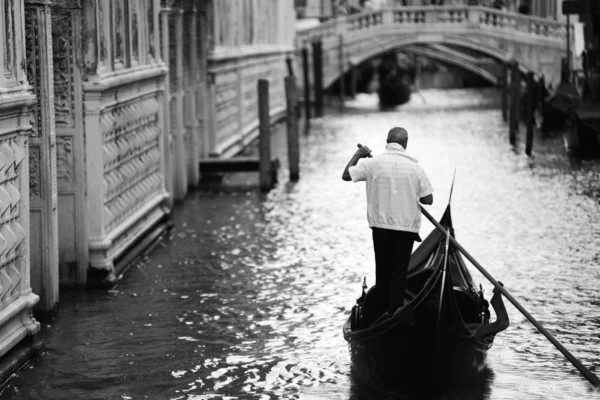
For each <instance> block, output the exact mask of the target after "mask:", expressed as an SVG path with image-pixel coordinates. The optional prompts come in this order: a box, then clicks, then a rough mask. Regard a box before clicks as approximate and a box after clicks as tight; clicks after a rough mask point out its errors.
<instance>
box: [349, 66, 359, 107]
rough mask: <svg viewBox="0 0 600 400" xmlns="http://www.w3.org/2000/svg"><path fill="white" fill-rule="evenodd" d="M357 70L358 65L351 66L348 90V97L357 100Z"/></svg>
mask: <svg viewBox="0 0 600 400" xmlns="http://www.w3.org/2000/svg"><path fill="white" fill-rule="evenodd" d="M357 72H358V70H357V68H356V65H354V63H351V64H350V71H349V74H350V87H349V88H348V96H349V97H350V98H352V99H354V98H356V81H357V79H358V76H357Z"/></svg>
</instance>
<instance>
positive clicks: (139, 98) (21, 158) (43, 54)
mask: <svg viewBox="0 0 600 400" xmlns="http://www.w3.org/2000/svg"><path fill="white" fill-rule="evenodd" d="M294 21H295V10H294V3H293V0H243V1H239V0H203V1H194V0H123V1H114V0H53V1H50V0H3V1H1V2H0V25H1V28H2V29H1V30H0V32H2V41H1V43H2V47H1V50H0V66H1V67H2V74H0V88H1V90H0V356H2V355H3V354H5V353H6V352H7V351H9V350H10V349H11V348H12V347H13V346H14V345H15V344H17V343H18V342H19V341H20V340H21V339H22V338H24V337H25V336H27V335H31V334H34V333H36V332H37V331H38V330H39V326H40V325H39V323H38V322H36V320H35V319H33V317H32V312H33V311H35V312H36V313H37V314H36V315H38V316H39V317H44V318H45V317H51V316H52V315H53V313H54V312H55V310H56V307H57V305H58V302H59V290H60V289H63V288H69V287H85V286H88V287H89V286H104V287H108V286H110V285H112V284H114V282H115V281H117V280H118V277H119V275H120V273H121V271H122V270H123V268H124V266H126V265H127V263H128V262H130V261H131V260H132V255H135V254H138V253H139V251H140V250H141V249H143V248H144V246H147V245H148V244H149V241H150V240H152V238H155V237H157V236H158V235H159V234H160V232H162V230H164V229H165V227H166V221H167V220H168V218H169V215H170V212H171V209H172V206H173V202H174V200H183V199H184V198H185V196H186V194H187V191H188V188H190V187H193V186H194V185H196V184H197V183H198V182H199V179H200V175H201V171H200V170H199V160H200V159H201V158H203V157H230V156H232V155H234V154H235V153H237V152H239V151H240V150H242V149H243V147H244V146H247V145H248V144H249V143H250V142H251V141H252V140H253V139H254V138H256V137H257V133H258V110H257V87H256V86H257V81H258V79H262V78H264V79H268V80H269V81H270V95H271V102H270V104H271V116H272V117H273V119H274V120H275V119H277V118H278V116H280V115H283V112H284V110H285V93H284V89H283V77H284V75H285V74H286V71H287V68H286V57H287V56H288V55H289V54H291V53H292V52H293V45H294V35H295V31H294Z"/></svg>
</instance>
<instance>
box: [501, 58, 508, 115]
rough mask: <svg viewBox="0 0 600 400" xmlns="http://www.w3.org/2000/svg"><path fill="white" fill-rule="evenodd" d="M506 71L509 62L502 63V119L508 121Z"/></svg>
mask: <svg viewBox="0 0 600 400" xmlns="http://www.w3.org/2000/svg"><path fill="white" fill-rule="evenodd" d="M508 71H509V64H508V63H502V89H501V90H502V120H503V121H504V122H506V121H508V92H509V86H508Z"/></svg>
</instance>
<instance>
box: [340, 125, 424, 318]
mask: <svg viewBox="0 0 600 400" xmlns="http://www.w3.org/2000/svg"><path fill="white" fill-rule="evenodd" d="M407 143H408V133H407V132H406V129H404V128H397V127H396V128H392V129H391V130H390V131H389V133H388V136H387V145H386V147H385V148H386V150H385V152H384V153H383V154H381V155H379V156H377V157H374V158H367V157H370V152H371V150H369V148H368V147H366V146H365V147H361V148H359V149H358V150H357V151H356V152H355V153H354V155H353V156H352V158H351V159H350V161H349V162H348V165H346V168H345V169H344V173H343V174H342V179H343V180H345V181H350V180H352V181H354V182H360V181H366V184H367V185H366V186H367V220H368V222H369V226H370V227H371V229H372V231H373V248H374V250H375V285H376V286H377V292H378V293H379V296H380V299H381V301H382V302H383V303H384V304H387V310H386V312H387V313H388V314H393V313H394V311H395V310H396V309H397V308H399V307H402V305H403V304H404V292H405V289H406V272H407V269H408V264H409V263H410V256H411V253H412V248H413V245H414V242H415V241H419V242H420V241H421V238H420V237H419V229H420V227H421V209H420V205H419V203H422V204H432V203H433V194H432V193H433V189H432V187H431V183H430V182H429V178H428V177H427V175H426V174H425V171H424V170H423V168H421V166H420V165H419V164H418V161H417V159H415V158H413V157H411V156H410V155H408V153H407V152H406V146H407ZM361 158H367V159H365V160H363V161H362V162H361V163H360V164H359V163H358V161H359V160H360V159H361Z"/></svg>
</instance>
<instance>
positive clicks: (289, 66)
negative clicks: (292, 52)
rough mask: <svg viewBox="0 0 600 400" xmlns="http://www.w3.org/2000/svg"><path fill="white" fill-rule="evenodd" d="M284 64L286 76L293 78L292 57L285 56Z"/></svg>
mask: <svg viewBox="0 0 600 400" xmlns="http://www.w3.org/2000/svg"><path fill="white" fill-rule="evenodd" d="M285 63H286V65H287V70H288V75H289V76H294V64H293V63H292V57H290V56H287V57H286V58H285Z"/></svg>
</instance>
